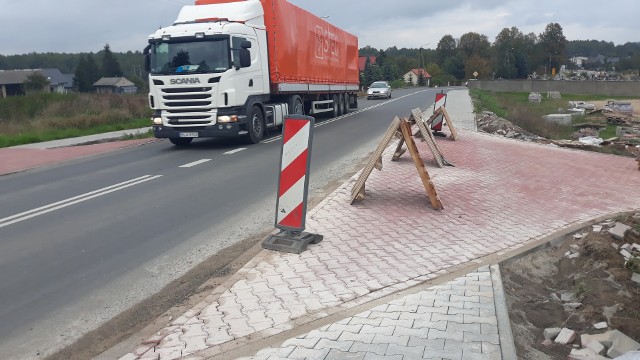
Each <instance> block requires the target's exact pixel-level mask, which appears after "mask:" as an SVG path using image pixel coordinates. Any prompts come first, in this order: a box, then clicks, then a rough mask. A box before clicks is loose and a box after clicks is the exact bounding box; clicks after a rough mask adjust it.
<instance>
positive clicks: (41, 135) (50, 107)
mask: <svg viewBox="0 0 640 360" xmlns="http://www.w3.org/2000/svg"><path fill="white" fill-rule="evenodd" d="M150 117H151V110H150V109H149V106H148V103H147V97H146V96H145V95H120V94H50V93H46V94H45V93H41V94H30V95H27V96H17V97H9V98H6V99H0V147H8V146H15V145H23V144H29V143H35V142H43V141H50V140H59V139H67V138H72V137H78V136H85V135H94V134H100V133H105V132H111V131H120V130H127V129H137V128H142V127H147V126H150V121H149V118H150ZM142 136H147V135H144V134H143V135H142Z"/></svg>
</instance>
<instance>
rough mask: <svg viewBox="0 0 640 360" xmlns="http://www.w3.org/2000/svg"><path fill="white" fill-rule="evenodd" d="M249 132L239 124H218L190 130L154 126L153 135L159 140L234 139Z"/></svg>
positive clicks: (190, 128)
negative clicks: (181, 138) (183, 138)
mask: <svg viewBox="0 0 640 360" xmlns="http://www.w3.org/2000/svg"><path fill="white" fill-rule="evenodd" d="M246 133H247V132H246V131H245V130H244V129H243V128H242V127H241V126H240V124H239V123H228V124H217V125H212V126H198V127H189V128H180V127H169V126H164V125H153V135H154V136H155V137H157V138H180V137H186V138H210V137H233V136H238V135H243V134H246Z"/></svg>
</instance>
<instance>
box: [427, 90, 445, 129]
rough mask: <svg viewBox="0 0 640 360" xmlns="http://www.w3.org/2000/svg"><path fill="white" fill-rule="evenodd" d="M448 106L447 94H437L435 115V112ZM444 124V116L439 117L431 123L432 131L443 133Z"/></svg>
mask: <svg viewBox="0 0 640 360" xmlns="http://www.w3.org/2000/svg"><path fill="white" fill-rule="evenodd" d="M446 105H447V94H443V93H437V94H436V101H435V102H434V103H433V113H434V114H435V112H436V111H437V110H438V109H440V108H441V107H442V108H444V107H445V106H446ZM442 122H443V115H442V114H440V115H438V117H437V118H435V119H433V122H432V123H431V130H435V131H441V130H442Z"/></svg>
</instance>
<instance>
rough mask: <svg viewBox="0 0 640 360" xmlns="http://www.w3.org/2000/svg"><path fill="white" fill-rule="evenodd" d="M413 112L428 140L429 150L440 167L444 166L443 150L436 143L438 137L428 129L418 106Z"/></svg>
mask: <svg viewBox="0 0 640 360" xmlns="http://www.w3.org/2000/svg"><path fill="white" fill-rule="evenodd" d="M411 113H412V115H413V117H414V118H415V120H416V124H417V125H418V128H419V129H420V133H421V134H422V135H423V136H422V138H423V139H424V140H425V141H426V142H427V146H429V150H431V153H432V154H433V157H434V159H435V160H436V163H437V164H438V167H443V166H444V156H443V155H442V151H440V148H439V147H438V144H436V139H435V138H434V137H433V134H432V133H431V131H430V130H429V129H427V127H426V125H425V123H424V121H423V120H422V111H421V110H420V109H419V108H416V109H413V110H412V111H411ZM434 115H435V114H434ZM405 141H406V140H405Z"/></svg>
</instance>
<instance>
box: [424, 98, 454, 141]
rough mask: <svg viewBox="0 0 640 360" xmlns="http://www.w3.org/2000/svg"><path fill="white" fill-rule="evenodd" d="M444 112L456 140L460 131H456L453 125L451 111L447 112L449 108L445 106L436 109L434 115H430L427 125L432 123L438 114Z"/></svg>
mask: <svg viewBox="0 0 640 360" xmlns="http://www.w3.org/2000/svg"><path fill="white" fill-rule="evenodd" d="M440 114H442V116H443V117H444V119H445V121H446V122H445V124H447V126H448V127H449V131H451V138H452V139H453V140H454V141H455V140H457V139H458V131H456V128H455V126H453V122H452V121H451V118H450V117H449V113H448V112H447V108H446V107H444V106H441V107H439V108H438V109H436V111H434V112H433V115H431V117H429V119H428V120H427V121H426V122H427V125H431V123H432V122H433V119H435V118H436V117H437V116H438V115H440Z"/></svg>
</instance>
